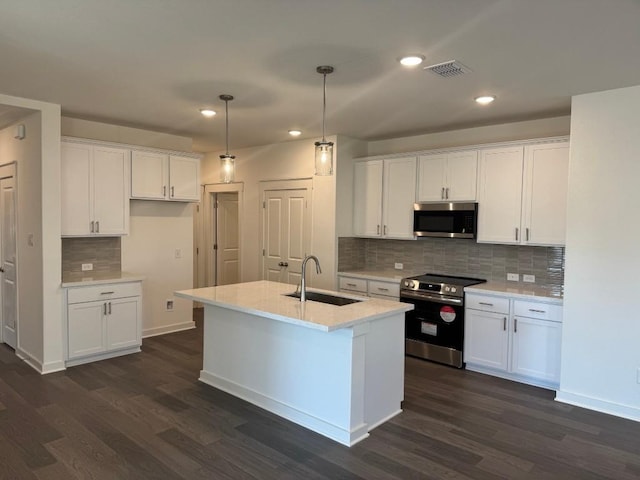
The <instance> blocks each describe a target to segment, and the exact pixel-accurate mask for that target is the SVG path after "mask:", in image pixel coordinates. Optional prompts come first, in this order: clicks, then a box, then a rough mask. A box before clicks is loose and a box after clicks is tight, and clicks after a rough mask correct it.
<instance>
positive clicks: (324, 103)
mask: <svg viewBox="0 0 640 480" xmlns="http://www.w3.org/2000/svg"><path fill="white" fill-rule="evenodd" d="M326 115H327V74H326V73H324V74H323V75H322V141H323V142H325V141H326V139H325V138H324V119H325V117H326Z"/></svg>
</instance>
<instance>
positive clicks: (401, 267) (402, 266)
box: [393, 263, 404, 270]
mask: <svg viewBox="0 0 640 480" xmlns="http://www.w3.org/2000/svg"><path fill="white" fill-rule="evenodd" d="M393 268H395V269H396V270H402V269H403V268H404V265H403V264H401V263H396V264H395V265H394V267H393Z"/></svg>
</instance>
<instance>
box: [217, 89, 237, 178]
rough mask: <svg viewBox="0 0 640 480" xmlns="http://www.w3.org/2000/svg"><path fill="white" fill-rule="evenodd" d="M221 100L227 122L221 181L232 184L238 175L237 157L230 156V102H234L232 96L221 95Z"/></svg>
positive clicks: (221, 160)
mask: <svg viewBox="0 0 640 480" xmlns="http://www.w3.org/2000/svg"><path fill="white" fill-rule="evenodd" d="M219 98H220V100H222V101H224V111H225V120H226V125H227V133H226V144H227V150H226V152H227V153H225V154H224V155H220V181H221V182H223V183H231V182H233V180H234V177H235V173H236V171H235V170H236V163H235V158H236V157H235V156H234V155H229V102H230V101H231V100H233V96H232V95H220V97H219Z"/></svg>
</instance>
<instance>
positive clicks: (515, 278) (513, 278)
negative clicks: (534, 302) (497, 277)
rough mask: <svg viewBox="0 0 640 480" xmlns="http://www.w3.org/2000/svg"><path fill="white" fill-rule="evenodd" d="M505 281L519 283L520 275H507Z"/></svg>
mask: <svg viewBox="0 0 640 480" xmlns="http://www.w3.org/2000/svg"><path fill="white" fill-rule="evenodd" d="M507 280H508V281H510V282H519V281H520V275H518V274H517V273H507Z"/></svg>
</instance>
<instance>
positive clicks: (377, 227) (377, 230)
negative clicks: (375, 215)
mask: <svg viewBox="0 0 640 480" xmlns="http://www.w3.org/2000/svg"><path fill="white" fill-rule="evenodd" d="M376 233H377V234H378V235H380V225H376Z"/></svg>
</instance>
